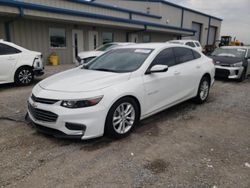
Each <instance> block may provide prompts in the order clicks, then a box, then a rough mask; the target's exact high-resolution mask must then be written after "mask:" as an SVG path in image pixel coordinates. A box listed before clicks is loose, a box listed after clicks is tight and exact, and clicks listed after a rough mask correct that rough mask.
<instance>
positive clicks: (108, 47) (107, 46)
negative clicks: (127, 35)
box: [96, 43, 118, 51]
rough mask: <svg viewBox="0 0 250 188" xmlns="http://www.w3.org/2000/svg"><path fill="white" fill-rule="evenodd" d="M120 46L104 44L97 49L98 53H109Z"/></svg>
mask: <svg viewBox="0 0 250 188" xmlns="http://www.w3.org/2000/svg"><path fill="white" fill-rule="evenodd" d="M117 45H118V44H115V43H110V44H104V45H102V46H100V47H99V48H97V49H96V51H108V50H110V49H112V48H114V47H116V46H117Z"/></svg>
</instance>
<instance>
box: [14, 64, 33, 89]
mask: <svg viewBox="0 0 250 188" xmlns="http://www.w3.org/2000/svg"><path fill="white" fill-rule="evenodd" d="M33 80H34V72H33V70H32V69H31V68H30V67H20V68H19V69H17V71H16V74H15V83H16V84H17V85H29V84H31V83H32V82H33Z"/></svg>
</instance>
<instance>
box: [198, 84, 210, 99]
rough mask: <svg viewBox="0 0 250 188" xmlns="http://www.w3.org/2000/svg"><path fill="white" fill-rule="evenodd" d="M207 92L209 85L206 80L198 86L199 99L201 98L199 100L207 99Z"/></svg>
mask: <svg viewBox="0 0 250 188" xmlns="http://www.w3.org/2000/svg"><path fill="white" fill-rule="evenodd" d="M208 92H209V83H208V81H207V80H204V81H203V82H202V83H201V86H200V98H201V100H203V101H204V100H205V99H206V98H207V96H208Z"/></svg>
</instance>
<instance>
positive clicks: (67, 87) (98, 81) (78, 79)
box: [39, 68, 131, 92]
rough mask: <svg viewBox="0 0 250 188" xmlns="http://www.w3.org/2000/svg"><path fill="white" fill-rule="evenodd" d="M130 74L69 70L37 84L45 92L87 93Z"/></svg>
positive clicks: (120, 80) (114, 82) (123, 79)
mask: <svg viewBox="0 0 250 188" xmlns="http://www.w3.org/2000/svg"><path fill="white" fill-rule="evenodd" d="M130 74H131V73H113V72H104V71H94V70H86V69H81V68H75V69H71V70H68V71H65V72H62V73H59V74H56V75H54V76H51V77H49V78H47V79H45V80H43V81H41V82H40V83H39V85H40V87H41V88H43V89H45V90H51V91H62V92H88V91H95V90H99V89H103V88H106V87H109V86H112V85H115V84H117V83H121V82H123V81H126V80H128V79H129V78H130Z"/></svg>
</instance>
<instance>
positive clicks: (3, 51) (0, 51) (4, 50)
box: [0, 43, 21, 55]
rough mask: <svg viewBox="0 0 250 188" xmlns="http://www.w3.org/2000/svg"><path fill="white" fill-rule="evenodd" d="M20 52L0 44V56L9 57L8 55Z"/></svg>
mask: <svg viewBox="0 0 250 188" xmlns="http://www.w3.org/2000/svg"><path fill="white" fill-rule="evenodd" d="M20 52H21V51H20V50H18V49H16V48H13V47H11V46H9V45H7V44H3V43H0V55H10V54H17V53H20Z"/></svg>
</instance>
